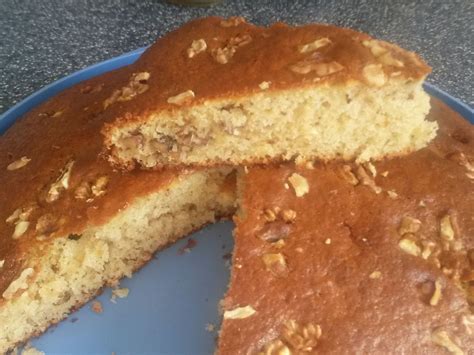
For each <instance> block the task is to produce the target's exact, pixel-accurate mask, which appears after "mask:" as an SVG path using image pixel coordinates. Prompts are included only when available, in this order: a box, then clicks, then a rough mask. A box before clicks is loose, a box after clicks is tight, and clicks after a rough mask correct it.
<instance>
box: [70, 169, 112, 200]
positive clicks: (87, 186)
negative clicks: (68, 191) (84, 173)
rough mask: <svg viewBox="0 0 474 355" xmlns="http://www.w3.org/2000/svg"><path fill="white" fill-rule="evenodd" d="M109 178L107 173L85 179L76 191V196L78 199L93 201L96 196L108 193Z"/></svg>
mask: <svg viewBox="0 0 474 355" xmlns="http://www.w3.org/2000/svg"><path fill="white" fill-rule="evenodd" d="M108 183H109V178H108V177H107V176H105V175H103V176H99V177H98V178H96V179H95V180H93V181H91V182H89V181H83V182H82V183H81V184H80V185H79V186H78V187H77V188H76V190H75V191H74V196H75V198H76V199H78V200H86V201H87V202H92V201H93V200H94V198H95V197H99V196H102V195H104V194H105V193H106V188H107V185H108Z"/></svg>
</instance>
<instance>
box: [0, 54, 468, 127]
mask: <svg viewBox="0 0 474 355" xmlns="http://www.w3.org/2000/svg"><path fill="white" fill-rule="evenodd" d="M148 47H149V46H146V47H140V48H137V49H135V50H133V51H131V52H127V53H124V54H121V55H119V56H116V57H113V58H110V59H107V60H104V61H101V62H98V63H95V64H93V65H90V66H87V67H85V68H83V69H80V70H78V71H75V72H73V73H71V74H69V75H66V76H64V77H62V78H61V79H58V80H56V81H53V82H51V83H49V84H47V85H46V86H44V87H42V88H41V89H39V90H37V91H35V92H34V93H32V94H31V95H29V96H27V97H26V98H24V99H23V100H21V101H20V102H18V103H16V104H15V105H13V106H12V107H10V108H9V109H8V110H6V111H5V112H4V113H2V114H1V115H0V135H2V134H3V133H4V132H5V131H6V130H7V129H8V128H9V127H10V126H11V125H12V124H13V123H14V122H15V121H16V120H17V119H19V118H20V117H22V116H23V115H24V114H26V113H27V112H28V111H30V110H31V109H33V108H34V107H36V106H38V105H39V104H41V103H42V102H44V101H46V100H47V99H49V98H51V97H52V96H54V95H56V94H58V93H60V92H61V91H63V90H65V89H67V88H69V87H71V86H73V85H75V84H77V83H79V82H81V81H84V80H87V79H90V78H93V77H95V76H98V75H100V74H103V73H105V72H109V71H112V70H115V69H118V68H121V67H124V66H126V65H129V64H132V63H133V62H134V61H136V60H137V59H138V58H139V57H140V55H141V54H142V53H143V52H144V51H145V50H146V49H147V48H148ZM423 85H424V88H425V90H426V91H427V92H428V94H430V95H431V96H434V97H436V98H438V99H440V100H441V101H443V102H444V103H445V104H447V105H448V106H449V107H450V108H451V109H453V110H455V111H456V112H458V113H459V114H460V115H461V116H463V117H464V118H465V119H466V120H467V121H469V122H470V123H471V124H474V108H471V107H470V106H469V105H468V104H466V103H464V102H462V101H461V100H459V99H457V98H455V97H454V96H452V95H450V94H448V93H447V92H445V91H444V90H441V89H440V88H438V87H437V86H435V85H434V84H431V83H429V82H425V83H424V84H423Z"/></svg>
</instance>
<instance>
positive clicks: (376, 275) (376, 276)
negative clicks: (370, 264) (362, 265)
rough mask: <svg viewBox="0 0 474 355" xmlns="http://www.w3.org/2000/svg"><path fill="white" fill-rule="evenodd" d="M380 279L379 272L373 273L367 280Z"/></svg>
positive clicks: (380, 274)
mask: <svg viewBox="0 0 474 355" xmlns="http://www.w3.org/2000/svg"><path fill="white" fill-rule="evenodd" d="M381 277H382V273H381V272H380V271H377V270H376V271H374V272H372V273H371V274H370V275H369V279H373V280H375V279H380V278H381Z"/></svg>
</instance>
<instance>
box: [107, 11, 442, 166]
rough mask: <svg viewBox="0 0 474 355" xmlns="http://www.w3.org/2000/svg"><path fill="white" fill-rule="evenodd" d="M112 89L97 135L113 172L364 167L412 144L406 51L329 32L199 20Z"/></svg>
mask: <svg viewBox="0 0 474 355" xmlns="http://www.w3.org/2000/svg"><path fill="white" fill-rule="evenodd" d="M133 68H134V70H133V72H134V74H133V75H131V76H130V77H129V78H127V79H126V80H125V81H124V82H122V84H121V85H122V86H121V87H120V88H117V89H115V90H114V91H112V92H109V98H108V99H107V101H106V102H105V103H104V107H105V108H106V109H105V114H106V115H107V116H108V119H107V124H106V125H105V127H104V130H103V133H104V136H105V138H104V139H105V145H106V147H107V150H108V154H109V158H110V161H111V162H113V163H114V164H115V165H117V166H121V167H124V168H133V167H134V166H135V165H137V164H138V165H140V166H142V167H145V168H161V167H164V166H180V165H193V166H211V165H216V164H222V163H224V164H234V165H235V164H252V163H265V162H272V161H281V160H290V159H292V158H295V157H301V159H316V158H317V159H320V160H325V161H327V160H331V159H344V160H358V161H361V162H363V161H369V160H370V159H380V158H383V157H386V156H397V155H403V154H407V153H409V152H412V151H415V150H417V149H420V148H422V147H424V146H426V144H427V143H428V142H429V141H430V140H431V139H433V137H434V136H435V134H436V123H434V122H429V121H427V120H425V116H426V115H427V113H428V111H429V98H428V95H427V94H426V93H425V92H424V91H423V88H422V84H423V81H424V79H425V77H426V76H427V74H428V73H429V72H430V68H429V67H428V66H427V65H426V64H425V63H424V62H423V61H422V60H421V59H420V58H419V57H418V56H417V55H416V54H414V53H412V52H409V51H406V50H403V49H401V48H400V47H398V46H396V45H393V44H390V43H387V42H384V41H380V40H376V39H374V38H372V37H370V36H369V35H366V34H363V33H360V32H356V31H353V30H350V29H343V28H338V27H335V26H329V25H320V24H311V25H305V26H299V27H293V26H289V25H286V24H283V23H276V24H274V25H272V26H270V27H257V26H254V25H252V24H249V23H247V22H245V20H244V19H243V18H240V17H234V18H230V19H223V18H217V17H210V18H204V19H198V20H194V21H191V22H189V23H187V24H185V25H184V26H183V27H181V28H179V29H177V30H175V31H173V32H170V33H168V34H166V35H165V36H164V37H162V38H160V39H158V41H157V42H156V43H155V44H154V45H152V46H151V47H150V48H149V49H148V50H147V51H146V52H145V53H144V54H143V56H142V57H141V58H140V59H139V60H138V61H137V62H136V63H135V64H134V65H133Z"/></svg>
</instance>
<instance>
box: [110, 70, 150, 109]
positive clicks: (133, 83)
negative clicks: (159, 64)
mask: <svg viewBox="0 0 474 355" xmlns="http://www.w3.org/2000/svg"><path fill="white" fill-rule="evenodd" d="M148 79H150V73H148V72H141V73H134V74H132V76H131V77H130V80H129V82H128V84H127V85H126V86H124V87H123V88H121V89H119V90H115V91H114V92H113V93H112V95H111V96H110V97H109V98H107V99H106V100H105V101H104V109H106V108H107V107H109V106H110V105H112V104H114V103H115V102H117V101H129V100H131V99H133V98H134V97H136V96H137V95H140V94H143V93H144V92H145V91H147V90H148V88H149V85H148Z"/></svg>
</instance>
